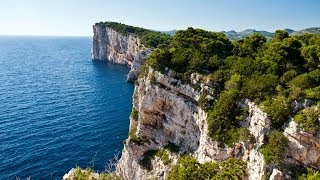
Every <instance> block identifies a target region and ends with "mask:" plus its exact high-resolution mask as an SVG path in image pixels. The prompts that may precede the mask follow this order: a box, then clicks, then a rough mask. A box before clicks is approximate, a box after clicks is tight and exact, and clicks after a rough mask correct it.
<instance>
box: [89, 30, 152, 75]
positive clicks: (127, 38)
mask: <svg viewBox="0 0 320 180" xmlns="http://www.w3.org/2000/svg"><path fill="white" fill-rule="evenodd" d="M93 34H94V36H93V42H92V51H91V59H93V60H105V61H110V62H112V63H117V64H122V65H128V66H130V67H131V70H130V73H129V74H128V81H134V80H136V78H137V73H136V70H137V68H138V67H139V66H140V65H141V64H143V63H144V61H145V59H146V58H147V56H148V55H149V54H150V53H151V50H150V49H148V48H146V47H144V46H143V45H142V44H141V43H140V39H139V38H138V37H136V36H134V35H132V34H128V35H124V34H121V33H118V32H116V31H114V30H113V29H111V28H109V27H105V26H102V25H99V24H96V25H94V26H93Z"/></svg>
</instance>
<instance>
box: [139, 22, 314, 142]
mask: <svg viewBox="0 0 320 180" xmlns="http://www.w3.org/2000/svg"><path fill="white" fill-rule="evenodd" d="M146 66H151V67H153V68H154V69H156V70H158V71H161V72H163V73H166V72H165V69H166V67H168V68H169V69H172V70H174V71H175V72H176V73H177V75H176V78H181V79H182V80H183V81H184V82H188V81H189V77H190V74H192V73H201V74H204V75H206V76H207V77H208V78H209V79H210V81H211V84H212V88H214V90H215V92H216V93H217V94H220V96H219V98H218V99H216V101H215V102H214V103H213V104H212V105H211V108H208V123H209V134H210V136H211V137H212V138H213V139H214V140H217V141H220V142H224V143H226V144H227V145H232V144H233V143H234V142H236V141H237V140H238V139H236V138H233V137H236V134H238V133H239V132H238V130H239V128H240V126H239V121H240V120H241V118H239V117H242V116H241V115H242V113H243V112H242V110H241V108H240V107H239V102H240V101H241V100H242V99H245V98H248V99H250V100H252V101H255V102H256V103H258V104H259V105H261V106H262V108H263V110H265V111H266V112H267V113H268V115H269V116H270V118H271V119H272V126H273V128H275V129H278V130H280V129H281V128H282V126H283V125H284V124H285V123H286V122H288V120H289V116H293V115H294V114H295V113H296V112H294V111H293V107H292V102H293V101H294V100H302V99H305V98H307V99H311V100H313V101H314V102H317V101H319V100H320V35H319V34H302V35H300V36H291V37H290V36H289V35H288V33H287V32H286V31H282V30H278V31H276V32H275V37H274V38H273V39H271V40H270V41H268V42H267V40H266V38H265V37H263V36H262V35H259V34H253V35H252V36H249V37H247V38H245V39H242V40H238V41H234V42H231V41H230V40H229V39H228V38H227V37H226V36H225V35H224V34H222V33H214V32H208V31H204V30H201V29H193V28H188V29H187V30H184V31H178V32H177V33H176V35H175V36H174V37H173V39H172V41H171V43H170V44H169V46H166V47H161V48H158V49H156V50H155V51H154V52H153V53H152V54H151V55H150V56H149V58H148V60H147V63H146ZM141 69H142V73H141V74H143V70H146V69H147V68H145V67H142V68H141ZM205 97H206V96H205V95H202V96H201V99H200V100H199V103H203V102H205ZM316 111H319V109H316ZM302 119H303V118H300V120H297V121H296V122H298V123H299V124H300V125H301V127H302V128H307V126H305V125H303V124H304V123H306V122H307V123H308V127H309V126H318V121H317V120H315V119H313V120H304V121H303V120H302ZM306 119H308V118H306ZM309 119H310V118H309Z"/></svg>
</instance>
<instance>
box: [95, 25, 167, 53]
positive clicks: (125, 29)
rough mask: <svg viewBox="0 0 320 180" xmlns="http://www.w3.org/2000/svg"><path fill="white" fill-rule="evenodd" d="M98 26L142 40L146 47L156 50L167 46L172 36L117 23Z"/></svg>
mask: <svg viewBox="0 0 320 180" xmlns="http://www.w3.org/2000/svg"><path fill="white" fill-rule="evenodd" d="M96 25H98V26H102V27H109V28H111V29H113V30H115V31H117V32H119V33H121V34H123V35H129V34H131V35H134V36H138V37H139V38H140V39H141V43H142V44H143V45H145V46H146V47H150V48H156V47H158V46H166V45H168V44H169V43H170V40H171V38H172V37H171V36H170V35H168V34H165V33H161V32H158V31H152V30H148V29H144V28H140V27H134V26H129V25H125V24H121V23H117V22H100V23H96Z"/></svg>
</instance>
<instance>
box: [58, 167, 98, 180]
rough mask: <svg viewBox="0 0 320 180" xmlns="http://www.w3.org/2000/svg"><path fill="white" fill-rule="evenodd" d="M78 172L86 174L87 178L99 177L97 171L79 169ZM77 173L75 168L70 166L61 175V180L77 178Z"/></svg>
mask: <svg viewBox="0 0 320 180" xmlns="http://www.w3.org/2000/svg"><path fill="white" fill-rule="evenodd" d="M80 172H81V173H82V174H88V180H95V179H99V176H100V175H99V174H98V173H94V172H90V173H88V172H87V170H80ZM76 174H77V169H75V168H72V169H71V170H70V171H69V172H68V173H67V174H65V175H64V176H63V178H62V179H63V180H74V179H77V178H76V177H75V176H76Z"/></svg>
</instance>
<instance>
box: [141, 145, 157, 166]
mask: <svg viewBox="0 0 320 180" xmlns="http://www.w3.org/2000/svg"><path fill="white" fill-rule="evenodd" d="M156 153H157V150H149V151H147V152H145V153H144V154H143V157H142V159H141V160H140V161H139V164H140V166H142V167H143V168H144V169H146V170H148V171H151V170H152V169H153V167H152V164H151V160H152V159H153V158H154V157H155V155H156Z"/></svg>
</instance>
